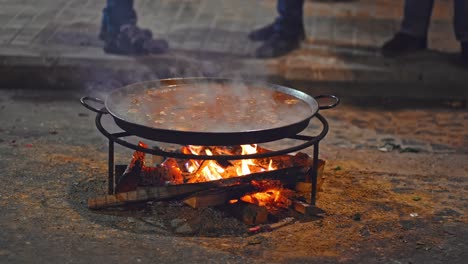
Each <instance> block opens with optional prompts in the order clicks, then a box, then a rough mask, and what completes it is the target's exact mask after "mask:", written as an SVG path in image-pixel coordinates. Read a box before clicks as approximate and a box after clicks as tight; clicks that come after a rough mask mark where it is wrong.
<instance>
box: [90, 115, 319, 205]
mask: <svg viewBox="0 0 468 264" xmlns="http://www.w3.org/2000/svg"><path fill="white" fill-rule="evenodd" d="M102 115H103V113H100V112H99V113H98V114H97V115H96V127H97V128H98V130H99V131H100V132H101V133H102V134H103V135H104V136H106V137H107V138H108V139H109V160H108V167H109V168H108V172H109V174H108V193H109V194H114V186H115V173H114V144H115V143H117V144H119V145H121V146H124V147H127V148H130V149H133V150H136V151H141V152H144V153H148V154H152V155H158V156H163V157H171V158H179V159H196V160H218V161H227V160H241V159H259V158H268V157H274V156H279V155H284V154H288V153H292V152H295V151H298V150H302V149H305V148H308V147H310V146H313V156H312V157H313V164H312V166H311V167H310V168H309V170H308V171H307V176H308V177H307V178H309V179H310V181H311V183H312V191H311V205H314V206H315V203H316V197H317V176H318V157H319V142H320V141H321V140H322V139H323V138H324V137H325V136H326V135H327V133H328V122H327V120H326V119H325V118H324V117H323V116H322V115H320V114H317V115H316V117H315V118H316V119H318V120H319V121H320V122H321V123H322V131H321V132H320V133H319V134H318V135H317V136H306V135H295V136H292V137H288V138H290V139H295V140H300V141H305V142H304V143H302V144H299V145H297V146H293V147H289V148H285V149H281V150H277V151H270V152H267V153H256V154H249V155H213V156H208V155H194V154H183V153H177V152H168V151H164V150H161V149H149V148H144V147H142V146H139V145H135V144H133V143H130V142H128V141H125V140H123V139H122V138H124V137H128V136H133V135H132V134H130V133H128V132H119V133H109V132H108V131H107V130H106V129H105V128H104V127H103V126H102V122H101V119H102ZM315 118H314V119H315ZM314 119H312V120H314Z"/></svg>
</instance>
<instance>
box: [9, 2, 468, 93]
mask: <svg viewBox="0 0 468 264" xmlns="http://www.w3.org/2000/svg"><path fill="white" fill-rule="evenodd" d="M104 2H105V1H103V0H102V1H94V0H86V1H83V0H37V1H33V0H30V1H26V0H24V1H16V0H0V4H1V6H2V8H1V10H0V58H1V60H2V61H3V65H4V66H9V65H18V64H19V65H40V66H49V67H50V66H57V65H62V66H63V65H64V66H70V65H72V66H73V65H77V64H78V65H79V64H80V63H82V61H83V60H84V61H86V60H89V59H98V60H104V61H109V60H110V61H114V62H121V63H124V62H125V63H130V61H132V60H127V61H125V60H123V61H122V60H121V59H118V58H116V57H115V56H108V55H105V54H104V53H103V52H102V50H101V49H102V43H100V42H99V41H98V40H97V38H96V36H97V33H98V30H99V24H100V16H101V10H102V8H103V6H104ZM135 3H136V9H137V12H138V16H139V24H140V25H141V26H142V27H147V28H150V29H151V30H152V31H153V32H154V33H155V35H156V36H158V37H163V38H166V39H168V41H169V42H170V45H171V51H170V54H169V55H170V58H171V59H172V60H185V61H184V63H185V64H187V63H190V59H192V60H198V61H199V60H208V61H213V60H214V61H219V60H220V58H225V59H226V58H227V60H228V61H229V62H231V63H228V64H227V66H225V67H226V68H227V69H226V70H227V71H231V72H232V71H240V72H243V73H249V72H252V71H258V72H261V74H263V75H277V76H281V77H283V78H286V79H290V80H297V79H298V80H319V81H320V80H324V81H329V80H333V81H359V80H364V81H365V80H370V81H388V80H391V81H408V82H420V83H423V84H431V83H432V82H434V81H436V82H440V83H443V82H458V83H463V81H466V79H464V75H463V74H462V73H463V72H464V71H463V69H460V68H459V67H456V66H455V64H454V63H453V61H452V57H451V56H447V54H438V53H436V52H422V53H421V54H420V55H417V54H416V55H415V56H409V57H408V58H405V59H403V60H393V59H383V58H382V57H381V56H380V55H379V54H378V48H379V47H380V45H381V44H382V43H383V42H384V41H385V40H386V39H388V38H389V37H390V36H392V35H393V34H394V33H395V32H396V31H397V30H398V28H399V23H400V16H401V13H402V4H403V0H395V1H392V0H356V1H326V0H324V1H318V0H317V1H307V3H306V6H305V18H304V20H305V24H306V31H307V36H308V38H307V40H306V41H305V42H304V44H303V46H302V48H301V49H300V50H298V51H296V52H293V53H292V54H291V55H289V56H286V57H282V58H279V59H274V60H267V61H256V60H251V58H252V53H253V51H254V49H255V48H256V47H257V45H258V43H252V42H249V41H248V40H247V38H246V34H247V32H249V31H250V30H252V29H254V28H256V27H259V26H261V25H265V24H267V23H269V22H271V21H272V19H273V18H274V17H275V16H276V10H275V3H276V2H275V0H262V1H250V0H237V1H229V0H221V1H220V0H190V1H188V0H160V1H150V0H137V1H135ZM451 15H452V1H447V0H444V1H442V0H441V1H436V8H435V11H434V15H433V20H432V26H431V29H430V46H431V48H432V49H434V50H438V51H442V52H449V53H453V52H458V50H459V46H458V43H457V42H456V41H455V39H454V34H453V32H452V25H451V23H452V18H451ZM1 56H3V57H1ZM187 58H189V59H187ZM233 60H234V61H238V62H237V63H235V64H233V63H232V61H233ZM158 61H164V63H165V60H161V59H160V58H159V57H156V58H155V59H154V61H153V62H152V63H153V64H154V63H158ZM215 65H216V64H215ZM219 65H222V64H221V63H218V65H217V66H211V67H214V68H219V67H220V66H219ZM195 67H199V66H195ZM441 69H443V70H441ZM174 74H176V75H177V74H179V75H184V74H190V75H194V74H196V72H182V71H179V72H178V73H174Z"/></svg>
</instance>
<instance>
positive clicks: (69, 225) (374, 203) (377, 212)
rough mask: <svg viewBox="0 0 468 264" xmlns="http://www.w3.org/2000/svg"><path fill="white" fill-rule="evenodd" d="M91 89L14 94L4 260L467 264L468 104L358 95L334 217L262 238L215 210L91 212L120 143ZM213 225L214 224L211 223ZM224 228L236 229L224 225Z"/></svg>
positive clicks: (334, 150)
mask: <svg viewBox="0 0 468 264" xmlns="http://www.w3.org/2000/svg"><path fill="white" fill-rule="evenodd" d="M86 93H87V91H68V92H67V91H57V90H55V91H47V90H41V91H38V90H36V91H31V90H15V91H13V90H0V120H1V126H0V157H1V158H0V168H1V173H0V180H1V182H2V188H1V191H0V229H1V230H2V236H1V237H0V262H2V263H38V262H42V263H64V262H67V263H95V262H101V263H111V262H114V263H115V262H116V261H118V262H122V263H139V262H141V263H152V262H158V263H247V262H250V263H336V262H345V263H464V261H463V260H464V259H465V260H466V258H467V257H468V255H467V252H468V250H467V249H468V245H467V242H466V241H468V225H467V223H468V219H467V217H466V211H467V206H468V204H467V198H466V197H467V195H466V194H467V190H468V186H467V178H468V162H467V160H468V134H467V133H466V129H467V126H468V111H467V110H466V108H459V109H450V108H418V109H407V108H405V109H403V108H398V107H396V108H395V107H393V108H392V109H390V108H382V107H379V108H377V107H372V108H371V107H359V106H356V105H354V104H351V101H347V100H346V99H345V100H344V103H343V104H342V105H341V106H339V107H338V108H336V109H334V110H327V111H323V115H324V116H325V117H327V118H328V119H329V122H330V133H329V135H328V136H327V138H326V139H325V140H324V141H323V143H322V144H321V157H322V158H324V159H326V160H327V165H326V169H325V176H326V180H325V183H324V192H323V193H321V194H320V197H319V201H318V206H319V207H320V208H322V209H323V210H325V212H326V214H325V215H323V216H322V217H311V218H298V219H297V221H296V222H294V223H293V224H290V225H288V226H285V227H283V228H281V229H278V230H275V231H273V232H270V233H261V234H257V235H253V236H248V235H246V234H245V233H243V232H242V230H243V228H244V227H245V226H243V225H242V224H240V223H238V222H236V220H235V219H232V218H227V217H226V216H224V215H222V214H221V213H220V212H217V211H215V210H211V209H209V210H201V211H200V212H196V211H195V212H194V211H193V210H192V209H188V208H186V207H183V206H180V205H177V204H171V205H167V204H161V203H154V204H152V205H150V206H148V207H146V209H144V210H142V209H136V208H135V209H134V210H126V211H117V210H114V211H90V210H88V209H87V208H86V199H87V198H88V197H91V196H94V195H96V194H102V193H104V192H105V186H106V185H105V184H106V182H105V181H106V176H105V175H106V169H107V167H106V166H107V165H106V164H107V163H106V161H107V159H106V157H107V142H106V140H105V138H104V137H103V136H102V135H100V134H99V133H98V131H97V130H96V128H95V127H94V115H93V114H92V113H91V112H89V111H88V110H86V109H84V108H83V107H82V106H80V105H79V103H78V98H79V96H80V95H83V94H86ZM315 129H316V124H315V123H312V124H311V126H310V128H308V130H309V132H311V133H312V132H313V131H315ZM279 144H284V142H282V143H279ZM279 144H278V145H279ZM117 152H118V155H117V160H118V161H121V162H128V154H129V153H128V152H126V151H124V150H123V149H120V148H118V149H117ZM166 207H167V210H166ZM207 217H210V218H212V222H201V220H203V219H206V218H207ZM219 221H223V225H222V226H223V227H226V222H227V223H228V225H229V226H230V228H231V229H230V230H219V226H216V225H215V223H216V222H219ZM183 224H187V226H186V227H184V228H185V229H184V228H181V226H182V225H183ZM217 228H218V229H217Z"/></svg>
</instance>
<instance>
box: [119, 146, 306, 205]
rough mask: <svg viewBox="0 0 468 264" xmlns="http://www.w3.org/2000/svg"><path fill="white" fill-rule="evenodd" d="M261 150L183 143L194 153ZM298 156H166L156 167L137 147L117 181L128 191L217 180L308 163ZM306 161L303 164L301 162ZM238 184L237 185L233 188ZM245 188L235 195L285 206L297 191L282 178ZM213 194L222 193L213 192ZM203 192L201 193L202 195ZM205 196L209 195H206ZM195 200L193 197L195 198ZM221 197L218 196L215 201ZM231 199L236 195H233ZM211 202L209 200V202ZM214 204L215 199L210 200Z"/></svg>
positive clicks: (258, 148)
mask: <svg viewBox="0 0 468 264" xmlns="http://www.w3.org/2000/svg"><path fill="white" fill-rule="evenodd" d="M139 146H141V147H145V148H147V147H148V146H147V145H146V144H144V143H142V142H140V143H139ZM258 150H261V151H263V152H264V151H267V150H265V149H262V148H260V147H258V146H257V145H242V146H240V147H201V146H184V147H182V149H181V151H182V152H183V153H192V154H196V155H199V154H207V155H210V156H211V155H213V153H216V154H230V155H235V154H239V152H240V153H241V154H242V155H246V154H254V153H257V152H258ZM296 156H297V157H298V158H297V159H294V157H293V156H279V157H275V158H271V159H266V160H264V159H259V160H254V159H244V160H240V161H231V162H226V163H225V164H223V165H221V164H219V162H218V161H215V160H202V161H199V160H177V159H173V158H170V159H167V160H165V161H164V162H163V163H161V164H160V165H157V166H156V167H150V166H146V164H145V154H144V153H143V152H139V151H136V152H135V153H134V154H133V158H132V160H131V162H130V165H129V166H128V167H127V169H126V170H125V173H124V174H123V176H122V177H121V179H120V181H119V182H118V184H117V187H116V191H117V193H120V192H128V191H134V190H136V189H137V187H138V186H164V185H177V184H187V183H202V182H208V181H216V180H222V179H228V178H233V177H241V176H245V175H249V174H252V173H262V172H265V171H273V170H276V169H277V168H278V167H282V168H283V167H286V168H287V167H292V166H299V165H304V166H305V165H307V160H304V157H303V156H302V154H298V155H296ZM300 163H303V164H300ZM234 187H235V188H234ZM239 188H240V186H233V187H232V188H230V190H229V192H231V193H232V192H233V190H234V189H239ZM243 191H246V192H252V193H248V194H245V195H243V194H242V193H240V195H237V194H236V195H234V196H239V197H233V198H235V199H238V198H239V199H240V200H242V201H244V202H248V203H252V204H256V205H259V206H265V207H282V208H288V207H289V206H291V204H292V199H293V198H294V192H292V191H291V190H289V189H285V188H283V183H282V182H281V181H280V180H261V181H255V180H252V181H251V182H250V183H249V186H248V188H244V189H243ZM221 194H223V195H224V193H222V192H220V195H221ZM209 196H210V197H212V196H215V197H217V198H219V196H217V195H214V194H213V193H211V194H210V195H209ZM200 197H201V196H198V198H199V199H201V198H200ZM204 197H206V195H205V196H204ZM192 201H193V199H192ZM218 201H222V202H223V200H222V199H217V201H216V202H218ZM230 201H231V203H232V201H233V199H230ZM207 203H209V202H207ZM210 205H212V203H210ZM201 206H202V205H201V204H200V203H196V206H194V207H201Z"/></svg>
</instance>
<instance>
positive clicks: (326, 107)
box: [314, 94, 340, 110]
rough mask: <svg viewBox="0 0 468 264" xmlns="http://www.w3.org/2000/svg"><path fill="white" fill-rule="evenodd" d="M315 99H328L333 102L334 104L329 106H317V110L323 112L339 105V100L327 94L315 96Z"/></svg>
mask: <svg viewBox="0 0 468 264" xmlns="http://www.w3.org/2000/svg"><path fill="white" fill-rule="evenodd" d="M314 98H315V99H321V98H328V99H329V100H333V101H334V102H333V103H331V104H329V105H320V104H319V109H320V110H325V109H330V108H333V107H335V106H337V105H338V104H339V103H340V98H338V97H336V96H334V95H331V94H327V95H319V96H315V97H314Z"/></svg>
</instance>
